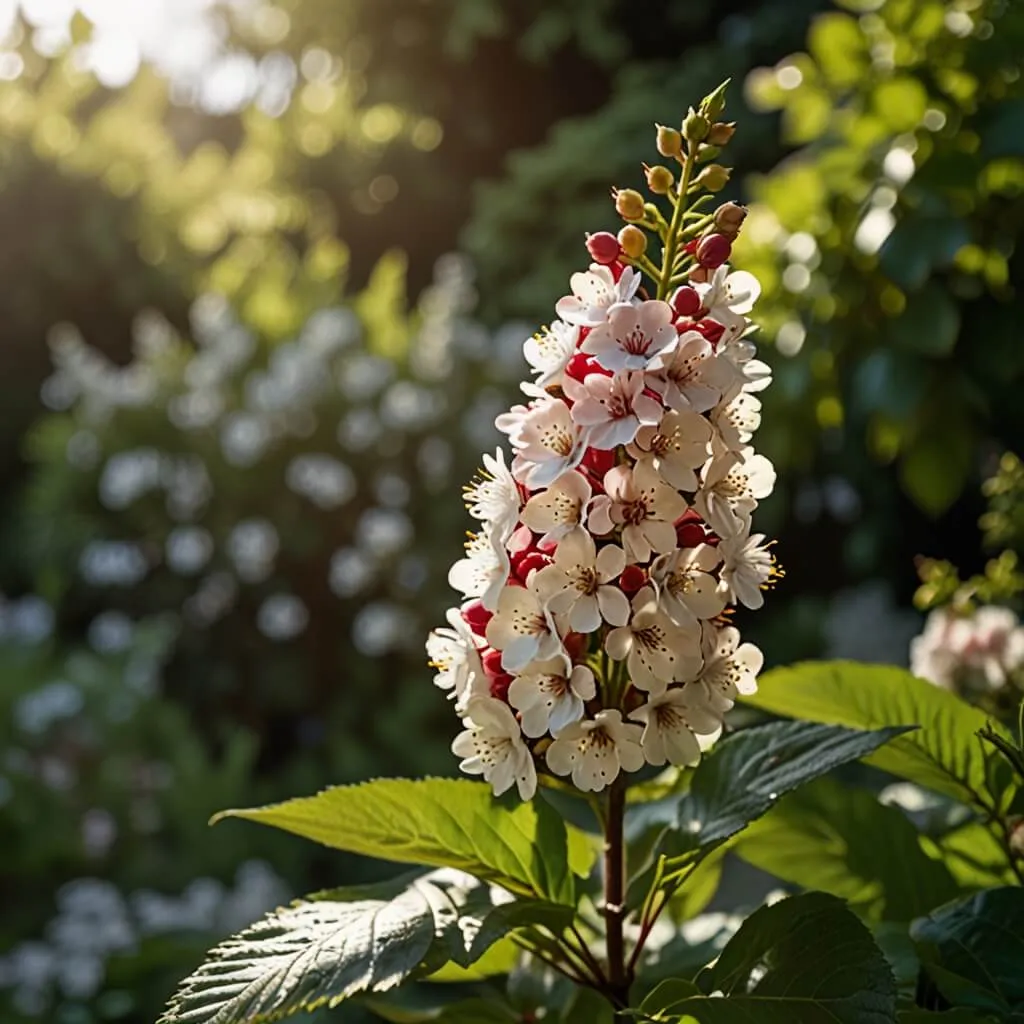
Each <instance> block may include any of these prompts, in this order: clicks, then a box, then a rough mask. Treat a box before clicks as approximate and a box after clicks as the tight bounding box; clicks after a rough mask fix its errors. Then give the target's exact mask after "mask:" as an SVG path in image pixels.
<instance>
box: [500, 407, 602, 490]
mask: <svg viewBox="0 0 1024 1024" xmlns="http://www.w3.org/2000/svg"><path fill="white" fill-rule="evenodd" d="M497 422H498V429H499V430H507V431H508V433H509V438H510V440H511V442H512V445H513V446H514V447H515V449H516V457H515V459H514V460H513V462H512V475H513V476H514V477H515V478H516V480H519V481H520V482H521V483H524V484H525V485H526V486H527V487H528V488H529V489H530V490H535V489H536V488H538V487H547V486H549V485H550V484H553V483H554V482H555V481H556V480H557V479H558V478H559V477H560V476H561V475H562V474H563V473H568V472H569V470H571V469H575V468H576V467H577V466H578V465H579V464H580V461H581V460H582V459H583V456H584V454H585V453H586V450H587V431H586V429H584V428H583V427H580V426H579V425H578V424H576V423H574V422H573V419H572V415H571V414H570V412H569V407H568V406H567V405H566V404H565V402H563V401H562V400H561V399H560V398H550V397H549V398H542V399H540V400H539V401H537V402H533V403H532V404H531V405H530V406H529V407H527V408H524V407H523V406H517V407H516V408H515V409H514V410H513V411H512V413H509V414H506V415H505V416H499V417H498V421H497Z"/></svg>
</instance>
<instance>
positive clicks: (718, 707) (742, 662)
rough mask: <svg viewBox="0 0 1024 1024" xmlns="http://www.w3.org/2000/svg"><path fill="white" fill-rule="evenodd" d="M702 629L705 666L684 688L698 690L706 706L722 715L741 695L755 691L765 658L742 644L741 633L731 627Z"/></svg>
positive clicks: (755, 650) (754, 648) (749, 645)
mask: <svg viewBox="0 0 1024 1024" xmlns="http://www.w3.org/2000/svg"><path fill="white" fill-rule="evenodd" d="M703 630H704V632H703V636H702V638H701V649H702V651H703V654H704V667H703V668H702V669H701V670H700V672H699V674H698V675H697V676H696V678H695V679H694V680H693V681H692V682H690V683H688V684H687V686H686V689H690V687H700V688H701V689H702V690H703V692H704V696H705V699H706V701H707V703H708V705H709V706H710V707H711V708H712V709H714V710H715V711H717V712H719V713H722V712H725V711H728V710H729V708H731V707H732V705H733V702H734V701H735V700H736V698H737V697H738V696H739V695H740V694H750V693H756V692H757V673H758V672H760V671H761V667H762V665H764V655H763V654H762V653H761V652H760V650H758V648H756V647H755V646H754V645H753V644H749V643H748V644H741V643H740V631H739V630H738V629H736V628H735V627H734V626H726V627H725V628H724V629H717V628H716V627H715V626H713V625H711V623H709V622H705V623H704V627H703Z"/></svg>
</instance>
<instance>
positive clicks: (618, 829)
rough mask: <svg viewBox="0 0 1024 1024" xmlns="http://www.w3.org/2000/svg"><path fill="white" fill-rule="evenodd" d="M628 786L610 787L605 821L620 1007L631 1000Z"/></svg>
mask: <svg viewBox="0 0 1024 1024" xmlns="http://www.w3.org/2000/svg"><path fill="white" fill-rule="evenodd" d="M625 816H626V787H625V785H624V784H623V781H622V779H621V778H620V779H616V781H615V782H614V783H613V784H612V785H611V786H610V787H609V789H608V813H607V816H606V818H605V823H604V919H605V942H606V951H607V956H608V993H607V994H608V998H609V999H610V1000H611V1002H612V1003H613V1005H615V1006H616V1007H617V1008H620V1009H621V1008H623V1007H625V1006H628V1004H629V986H630V981H631V979H630V977H629V974H630V972H629V968H628V966H627V964H626V942H625V936H624V927H623V926H624V924H625V920H626V858H625V840H624V820H625Z"/></svg>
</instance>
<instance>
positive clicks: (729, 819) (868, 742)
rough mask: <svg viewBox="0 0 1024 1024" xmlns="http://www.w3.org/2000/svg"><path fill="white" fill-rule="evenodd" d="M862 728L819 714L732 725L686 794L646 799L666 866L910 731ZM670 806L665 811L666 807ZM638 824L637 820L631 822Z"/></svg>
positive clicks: (642, 811)
mask: <svg viewBox="0 0 1024 1024" xmlns="http://www.w3.org/2000/svg"><path fill="white" fill-rule="evenodd" d="M906 729H907V727H906V726H897V727H895V728H890V729H877V730H874V731H864V730H860V729H846V728H843V727H841V726H834V725H820V724H817V723H813V722H772V723H770V724H768V725H760V726H756V727H754V728H753V729H744V730H742V731H741V732H737V733H733V734H732V735H731V736H728V737H727V738H726V739H724V740H722V742H720V743H719V744H718V745H717V746H716V747H715V748H714V749H713V750H712V751H711V752H710V753H708V754H706V755H705V756H704V758H703V759H702V760H701V762H700V764H699V765H698V766H697V767H696V769H694V772H693V777H692V779H691V782H690V789H689V791H688V792H686V793H684V794H683V795H682V796H681V797H676V798H672V799H669V800H663V801H654V802H653V803H650V804H642V805H640V806H639V807H638V808H636V810H635V811H633V809H632V808H630V809H628V810H627V820H628V817H629V813H630V811H633V813H634V814H636V815H640V816H641V821H644V820H647V821H656V820H657V815H658V814H659V813H660V814H661V815H663V818H662V820H663V822H664V827H665V833H664V835H663V837H662V844H661V851H662V853H663V854H664V855H665V856H666V858H667V861H666V869H667V874H668V875H671V874H672V873H673V872H678V871H682V870H684V869H687V868H689V867H690V866H692V865H693V864H696V863H698V862H699V861H700V860H701V859H703V857H704V856H706V855H707V854H708V853H710V852H711V851H712V850H713V849H715V848H716V847H717V846H719V845H720V844H721V843H723V842H725V841H726V840H727V839H729V838H730V837H731V836H733V835H735V834H736V833H738V832H740V831H741V830H742V829H744V828H746V826H747V825H749V824H750V823H751V822H752V821H755V820H756V819H758V818H759V817H761V815H763V814H764V813H765V812H766V811H768V810H769V809H770V808H771V807H773V806H774V805H775V803H776V802H777V801H778V800H779V798H780V797H782V796H784V795H785V794H786V793H788V792H790V791H791V790H794V789H796V788H797V787H798V786H801V785H803V784H804V783H805V782H810V781H811V780H812V779H816V778H818V777H819V776H822V775H825V774H826V773H827V772H829V771H831V770H832V769H833V768H836V767H837V766H839V765H841V764H846V763H848V762H849V761H856V760H858V759H860V758H862V757H865V756H866V755H868V754H870V753H872V752H873V751H875V750H877V749H878V748H879V747H880V746H882V745H883V744H884V743H887V742H889V741H890V740H892V739H893V738H894V737H897V736H900V735H901V734H902V733H904V732H905V731H906ZM666 812H667V813H666ZM631 824H632V823H631Z"/></svg>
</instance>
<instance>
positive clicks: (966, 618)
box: [910, 605, 1024, 695]
mask: <svg viewBox="0 0 1024 1024" xmlns="http://www.w3.org/2000/svg"><path fill="white" fill-rule="evenodd" d="M910 668H911V671H912V672H913V673H914V675H916V676H920V677H921V678H922V679H927V680H928V681H929V682H932V683H935V685H936V686H941V687H944V688H945V689H947V690H954V691H959V692H963V693H964V694H966V695H972V694H978V693H984V692H986V691H993V690H1000V689H1002V688H1003V687H1005V686H1007V684H1008V683H1010V682H1011V681H1012V680H1014V679H1018V680H1019V681H1020V682H1024V677H1022V676H1021V672H1022V670H1024V626H1022V625H1021V623H1020V619H1018V618H1017V616H1016V615H1015V614H1014V613H1013V612H1012V611H1011V610H1010V609H1009V608H1000V607H997V606H995V605H986V606H984V607H981V608H978V609H977V610H975V611H971V612H966V611H965V612H960V611H958V610H957V609H956V608H955V607H953V606H946V607H943V608H937V609H935V610H934V611H933V612H931V614H930V615H929V616H928V620H927V622H926V623H925V627H924V631H923V632H922V633H921V635H920V636H918V637H915V638H914V640H913V641H912V642H911V644H910Z"/></svg>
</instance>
